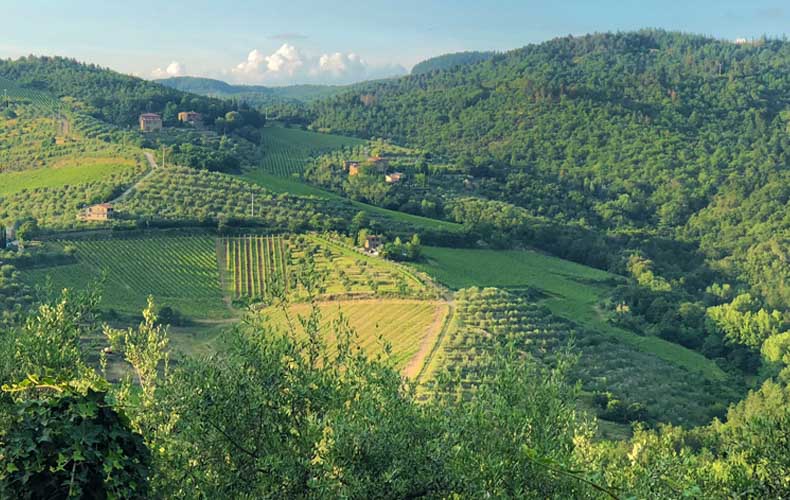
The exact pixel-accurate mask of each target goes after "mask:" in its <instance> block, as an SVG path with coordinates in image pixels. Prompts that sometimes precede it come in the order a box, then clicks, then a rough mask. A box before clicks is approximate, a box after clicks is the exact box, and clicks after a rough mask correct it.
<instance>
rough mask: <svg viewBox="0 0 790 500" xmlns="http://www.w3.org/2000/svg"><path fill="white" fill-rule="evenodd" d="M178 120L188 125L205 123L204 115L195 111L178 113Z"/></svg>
mask: <svg viewBox="0 0 790 500" xmlns="http://www.w3.org/2000/svg"><path fill="white" fill-rule="evenodd" d="M178 121H180V122H181V123H186V124H187V125H192V126H197V125H201V124H202V123H203V115H201V114H200V113H197V112H195V111H181V112H180V113H178Z"/></svg>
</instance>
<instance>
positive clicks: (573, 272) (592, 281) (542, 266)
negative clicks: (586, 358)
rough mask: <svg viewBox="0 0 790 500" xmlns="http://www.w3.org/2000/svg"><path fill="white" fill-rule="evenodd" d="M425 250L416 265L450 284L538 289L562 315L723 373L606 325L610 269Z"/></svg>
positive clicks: (666, 345) (532, 256)
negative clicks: (603, 302) (603, 310)
mask: <svg viewBox="0 0 790 500" xmlns="http://www.w3.org/2000/svg"><path fill="white" fill-rule="evenodd" d="M424 255H425V257H426V259H427V261H426V262H425V263H422V264H419V265H418V266H417V267H418V268H419V269H421V270H423V271H425V272H427V273H428V274H430V275H432V276H434V277H435V278H436V279H437V280H438V281H439V282H441V283H443V284H444V285H446V286H448V287H450V288H452V289H456V290H457V289H460V288H465V287H470V286H482V287H484V286H491V287H499V288H510V289H518V288H525V287H528V288H532V289H535V290H539V291H541V292H542V293H543V294H544V295H545V297H544V298H543V299H542V300H541V301H540V302H541V303H542V304H544V305H545V306H547V307H548V308H549V309H550V310H551V311H552V312H553V313H554V314H556V315H558V316H560V317H562V318H565V319H568V320H571V321H573V322H574V323H577V324H579V325H582V326H584V327H586V328H591V329H594V330H596V331H599V332H601V333H605V334H607V335H610V336H613V337H616V338H617V339H618V340H620V341H622V342H624V343H626V344H629V345H631V346H633V347H636V348H637V349H639V350H641V351H643V352H646V353H649V354H654V355H656V356H658V357H659V358H661V359H663V360H665V361H669V362H671V363H675V364H677V365H679V366H682V367H684V368H686V369H688V370H690V371H692V372H697V373H702V374H704V375H705V376H706V377H707V378H709V379H711V380H723V379H724V378H725V377H726V376H725V374H724V372H723V371H722V370H721V368H719V367H718V366H717V365H716V364H715V363H714V362H713V361H711V360H709V359H707V358H705V357H704V356H702V355H701V354H699V353H696V352H694V351H692V350H690V349H686V348H685V347H682V346H680V345H677V344H673V343H672V342H667V341H666V340H663V339H660V338H658V337H645V336H639V335H636V334H635V333H633V332H630V331H628V330H624V329H622V328H617V327H615V326H613V325H611V324H609V323H608V322H607V321H606V320H605V318H604V317H603V316H602V315H601V313H600V311H599V310H598V308H597V304H598V302H599V301H600V300H601V299H602V298H603V297H604V296H605V295H606V294H607V292H608V290H609V289H610V288H611V287H612V286H614V285H615V284H616V282H617V280H618V279H619V278H618V277H617V276H615V275H613V274H610V273H607V272H604V271H601V270H598V269H593V268H591V267H587V266H583V265H580V264H576V263H574V262H569V261H566V260H563V259H559V258H556V257H551V256H548V255H544V254H541V253H539V252H535V251H530V250H524V251H517V250H512V251H498V250H477V249H451V248H438V247H426V248H425V249H424Z"/></svg>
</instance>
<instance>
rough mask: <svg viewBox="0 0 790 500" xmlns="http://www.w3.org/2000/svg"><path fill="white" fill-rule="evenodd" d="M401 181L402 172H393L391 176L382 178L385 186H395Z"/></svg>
mask: <svg viewBox="0 0 790 500" xmlns="http://www.w3.org/2000/svg"><path fill="white" fill-rule="evenodd" d="M402 179H403V173H402V172H393V173H391V174H387V175H385V176H384V180H385V181H386V182H387V184H397V183H398V182H400V181H401V180H402Z"/></svg>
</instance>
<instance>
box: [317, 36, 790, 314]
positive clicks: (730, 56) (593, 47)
mask: <svg viewBox="0 0 790 500" xmlns="http://www.w3.org/2000/svg"><path fill="white" fill-rule="evenodd" d="M365 92H366V93H373V94H374V95H375V100H374V101H369V102H374V104H373V105H365V104H363V103H362V102H361V101H360V98H359V97H360V96H359V95H358V94H357V93H355V92H351V93H347V94H343V95H341V96H338V97H336V98H334V99H330V100H328V101H324V102H321V103H318V104H316V105H315V106H314V108H313V113H314V114H313V124H314V126H315V127H317V128H321V129H325V130H331V131H333V132H337V133H347V134H354V135H358V136H362V137H371V136H377V137H386V138H390V139H393V140H395V141H398V142H401V143H404V144H408V145H414V146H418V147H422V148H424V149H427V150H430V151H434V152H437V153H440V154H443V155H447V156H450V157H452V158H454V159H455V161H456V162H457V163H458V165H459V166H460V167H461V168H462V169H463V170H464V171H465V173H467V174H468V175H470V176H471V177H472V178H474V182H473V184H472V186H473V187H474V190H475V193H476V194H477V195H479V196H482V197H486V198H492V199H497V200H501V201H505V202H508V203H511V204H514V205H518V206H520V207H523V208H525V209H526V210H527V211H528V213H530V214H532V215H538V216H545V217H550V218H553V219H555V220H558V221H569V222H574V223H578V224H580V225H583V226H586V227H592V228H594V229H596V230H597V231H600V232H606V233H612V232H617V233H621V234H626V233H627V234H634V231H640V232H642V233H645V234H651V235H654V236H657V237H660V238H669V239H674V240H679V241H681V240H682V241H689V240H690V241H693V242H700V243H701V244H702V250H703V251H704V253H705V255H706V256H707V257H708V258H709V260H710V262H711V263H713V264H714V265H715V267H717V268H719V269H720V270H724V271H726V272H727V273H732V275H733V276H737V278H739V279H741V280H743V281H746V282H748V283H750V284H751V285H752V286H757V285H758V283H759V282H760V281H761V280H768V281H769V282H770V283H771V285H770V286H762V288H763V289H764V290H765V291H766V292H767V297H766V298H767V300H768V302H769V303H770V304H772V305H773V306H775V307H779V306H781V307H788V306H790V292H788V290H790V283H789V282H788V279H790V277H788V275H787V273H779V275H777V274H772V273H768V272H766V271H765V269H764V268H763V266H762V265H761V264H760V262H762V261H763V260H766V259H767V257H766V256H765V252H764V249H765V248H766V247H771V248H785V249H786V248H787V241H788V238H789V237H790V215H788V214H790V205H789V203H790V169H788V165H790V134H788V131H789V130H790V43H788V42H786V41H781V40H760V41H757V42H754V43H750V44H734V43H730V42H726V41H719V40H714V39H710V38H705V37H700V36H692V35H684V34H679V33H668V32H663V31H641V32H635V33H623V34H601V35H589V36H584V37H578V38H574V37H567V38H559V39H556V40H552V41H550V42H546V43H543V44H540V45H530V46H527V47H524V48H522V49H518V50H514V51H511V52H508V53H505V54H501V55H497V56H495V57H493V58H492V59H490V60H488V61H484V62H480V63H477V64H472V65H466V66H458V67H455V68H452V69H449V70H446V71H441V72H434V73H429V74H423V75H415V76H410V77H406V78H402V79H399V80H394V81H388V82H382V83H379V84H378V85H376V86H373V87H369V88H366V89H365ZM764 203H770V204H771V206H772V207H773V208H772V210H770V211H767V210H761V209H760V207H761V206H764ZM722 231H724V232H726V234H727V236H728V237H727V238H724V239H722V238H719V237H718V235H719V234H720V233H721V232H722ZM772 258H779V259H783V258H787V252H786V250H779V251H778V253H776V255H775V257H772ZM750 263H753V264H750ZM658 264H659V265H664V263H663V262H659V263H658Z"/></svg>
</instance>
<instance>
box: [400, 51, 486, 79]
mask: <svg viewBox="0 0 790 500" xmlns="http://www.w3.org/2000/svg"><path fill="white" fill-rule="evenodd" d="M495 55H496V52H477V51H468V52H456V53H454V54H444V55H441V56H436V57H432V58H430V59H426V60H424V61H422V62H419V63H417V64H415V65H414V67H413V68H412V69H411V74H412V75H422V74H424V73H430V72H432V71H441V70H444V69H451V68H455V67H456V66H464V65H467V64H475V63H479V62H483V61H488V60H489V59H491V58H492V57H494V56H495Z"/></svg>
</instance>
